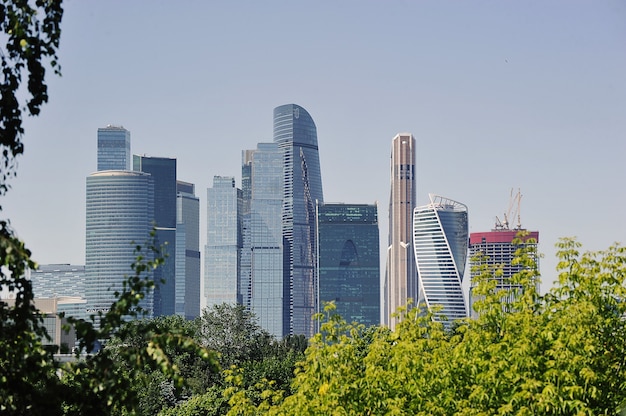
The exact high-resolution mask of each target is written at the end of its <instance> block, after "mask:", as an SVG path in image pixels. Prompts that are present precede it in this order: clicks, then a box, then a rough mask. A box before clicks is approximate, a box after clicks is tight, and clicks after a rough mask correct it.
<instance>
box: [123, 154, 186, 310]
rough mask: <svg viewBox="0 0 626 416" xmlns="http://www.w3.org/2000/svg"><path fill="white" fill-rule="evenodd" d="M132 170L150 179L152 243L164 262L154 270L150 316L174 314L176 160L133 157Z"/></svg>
mask: <svg viewBox="0 0 626 416" xmlns="http://www.w3.org/2000/svg"><path fill="white" fill-rule="evenodd" d="M133 170H134V171H137V172H144V173H149V174H150V175H151V176H152V179H153V181H154V225H155V231H156V238H155V240H156V241H155V242H156V244H157V245H158V246H160V247H162V250H163V256H164V257H165V262H164V264H163V265H162V266H161V267H159V268H157V269H156V270H155V271H154V279H155V282H156V286H155V290H154V315H155V316H160V315H174V314H175V313H176V159H171V158H165V157H149V156H138V155H134V156H133Z"/></svg>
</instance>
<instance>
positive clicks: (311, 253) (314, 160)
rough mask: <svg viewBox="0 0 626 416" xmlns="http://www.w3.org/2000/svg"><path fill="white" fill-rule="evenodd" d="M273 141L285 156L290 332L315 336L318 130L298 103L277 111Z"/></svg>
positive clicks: (284, 226)
mask: <svg viewBox="0 0 626 416" xmlns="http://www.w3.org/2000/svg"><path fill="white" fill-rule="evenodd" d="M274 143H276V144H278V147H279V149H280V150H281V151H282V153H283V173H282V174H283V185H282V192H283V195H282V198H283V202H282V204H283V207H282V229H283V238H284V243H283V245H284V252H285V253H284V260H285V276H289V284H290V296H289V316H290V325H289V328H290V330H289V333H291V334H303V335H306V336H307V337H311V336H313V334H314V332H315V323H314V321H313V319H312V316H313V314H314V313H315V311H316V309H317V282H316V272H315V204H316V201H319V202H323V201H324V198H323V193H322V177H321V173H320V163H319V153H318V145H317V128H316V127H315V123H314V122H313V119H312V118H311V116H310V115H309V113H308V112H307V111H306V110H305V109H304V108H302V107H300V106H298V105H295V104H287V105H282V106H280V107H276V108H275V109H274Z"/></svg>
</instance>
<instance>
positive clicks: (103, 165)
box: [98, 124, 131, 171]
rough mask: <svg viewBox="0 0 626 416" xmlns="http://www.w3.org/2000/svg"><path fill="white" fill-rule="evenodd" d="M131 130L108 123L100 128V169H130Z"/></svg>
mask: <svg viewBox="0 0 626 416" xmlns="http://www.w3.org/2000/svg"><path fill="white" fill-rule="evenodd" d="M130 156H131V153H130V132H129V131H128V130H126V129H125V128H124V127H118V126H112V125H110V124H109V125H108V126H106V127H104V128H99V129H98V170H99V171H100V170H130Z"/></svg>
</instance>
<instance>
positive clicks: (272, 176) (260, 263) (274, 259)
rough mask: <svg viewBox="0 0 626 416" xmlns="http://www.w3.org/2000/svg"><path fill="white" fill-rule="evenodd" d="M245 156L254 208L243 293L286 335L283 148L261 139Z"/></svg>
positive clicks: (275, 331)
mask: <svg viewBox="0 0 626 416" xmlns="http://www.w3.org/2000/svg"><path fill="white" fill-rule="evenodd" d="M244 155H245V157H244V169H246V168H245V165H249V172H250V177H249V182H250V192H249V195H250V202H249V209H250V211H249V215H248V224H249V226H248V228H246V229H244V232H245V234H246V235H245V236H244V249H243V253H242V258H246V256H248V258H249V261H248V262H249V271H246V272H243V271H244V270H246V269H245V267H244V268H243V269H242V284H241V286H242V292H243V293H242V297H243V298H244V300H245V299H246V298H248V299H249V308H250V310H251V311H252V312H254V313H255V314H256V316H257V318H258V319H259V325H261V327H262V328H263V329H265V330H266V331H268V332H269V333H270V334H272V335H273V336H275V337H277V338H282V337H283V336H284V335H287V334H289V331H290V315H289V305H290V304H289V299H290V297H289V289H290V286H289V278H288V275H287V274H285V273H284V272H285V257H284V246H283V243H284V239H283V223H282V212H283V151H282V150H280V149H279V148H278V145H277V144H276V143H259V144H258V145H257V148H256V150H253V151H246V153H244ZM244 184H245V181H244ZM245 193H246V191H244V194H245ZM244 206H245V204H244ZM244 266H245V264H244Z"/></svg>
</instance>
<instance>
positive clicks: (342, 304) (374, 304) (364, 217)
mask: <svg viewBox="0 0 626 416" xmlns="http://www.w3.org/2000/svg"><path fill="white" fill-rule="evenodd" d="M378 237H379V234H378V213H377V206H376V205H366V204H328V203H325V204H324V203H318V205H317V238H316V241H317V262H318V267H317V270H318V275H319V301H320V306H319V307H320V310H323V305H322V303H323V302H329V301H334V302H335V305H336V307H337V309H336V312H337V313H338V314H339V315H341V316H342V317H343V318H344V319H345V320H346V321H347V322H358V323H361V324H364V325H366V326H370V325H379V324H380V250H379V239H378Z"/></svg>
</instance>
